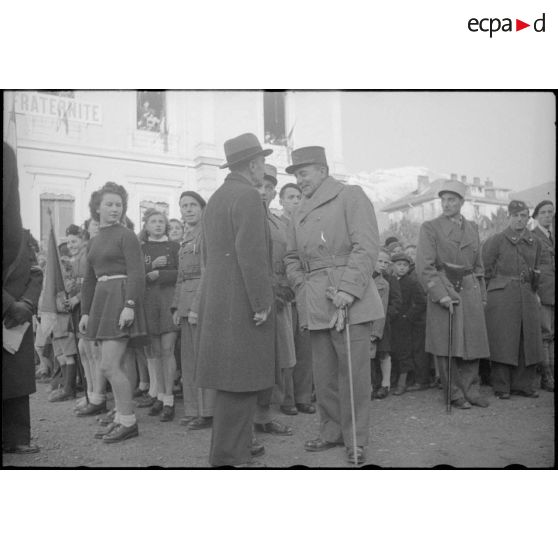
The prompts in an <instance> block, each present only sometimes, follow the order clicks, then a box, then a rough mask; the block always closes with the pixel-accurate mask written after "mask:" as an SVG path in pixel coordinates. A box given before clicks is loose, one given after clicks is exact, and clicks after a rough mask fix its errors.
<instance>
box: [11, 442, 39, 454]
mask: <svg viewBox="0 0 558 558" xmlns="http://www.w3.org/2000/svg"><path fill="white" fill-rule="evenodd" d="M39 451H40V448H39V446H37V445H35V444H16V445H15V446H7V447H4V446H2V452H3V453H19V454H25V453H38V452H39Z"/></svg>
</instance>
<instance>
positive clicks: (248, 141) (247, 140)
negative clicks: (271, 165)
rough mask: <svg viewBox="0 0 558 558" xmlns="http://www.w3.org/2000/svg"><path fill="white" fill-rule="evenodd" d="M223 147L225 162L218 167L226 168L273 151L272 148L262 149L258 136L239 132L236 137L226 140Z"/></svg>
mask: <svg viewBox="0 0 558 558" xmlns="http://www.w3.org/2000/svg"><path fill="white" fill-rule="evenodd" d="M224 147H225V157H226V159H227V162H226V163H225V164H224V165H221V166H220V167H219V168H220V169H226V168H227V167H230V166H231V165H236V164H237V163H242V162H245V161H251V160H252V159H255V158H256V157H259V156H260V155H263V156H264V157H267V156H268V155H270V154H271V153H273V149H262V146H261V145H260V141H259V140H258V138H257V137H256V136H255V135H254V134H251V133H247V134H241V135H240V136H236V138H232V139H229V140H227V141H226V142H225V146H224Z"/></svg>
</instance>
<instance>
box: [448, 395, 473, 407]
mask: <svg viewBox="0 0 558 558" xmlns="http://www.w3.org/2000/svg"><path fill="white" fill-rule="evenodd" d="M451 404H452V406H453V407H455V408H456V409H470V408H471V404H470V403H469V402H468V401H466V400H465V399H463V397H460V398H459V399H455V400H454V401H452V402H451Z"/></svg>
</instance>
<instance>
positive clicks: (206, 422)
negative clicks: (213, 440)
mask: <svg viewBox="0 0 558 558" xmlns="http://www.w3.org/2000/svg"><path fill="white" fill-rule="evenodd" d="M212 426H213V417H196V418H194V419H192V420H191V421H190V423H189V424H188V426H187V427H186V428H188V430H204V429H206V428H211V427H212Z"/></svg>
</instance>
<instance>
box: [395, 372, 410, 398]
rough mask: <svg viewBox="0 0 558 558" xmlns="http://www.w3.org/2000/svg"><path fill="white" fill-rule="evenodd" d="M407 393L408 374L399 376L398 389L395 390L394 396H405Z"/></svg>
mask: <svg viewBox="0 0 558 558" xmlns="http://www.w3.org/2000/svg"><path fill="white" fill-rule="evenodd" d="M406 391H407V372H404V373H402V374H399V380H398V381H397V387H396V388H395V389H394V390H393V395H403V394H404V393H405V392H406Z"/></svg>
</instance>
